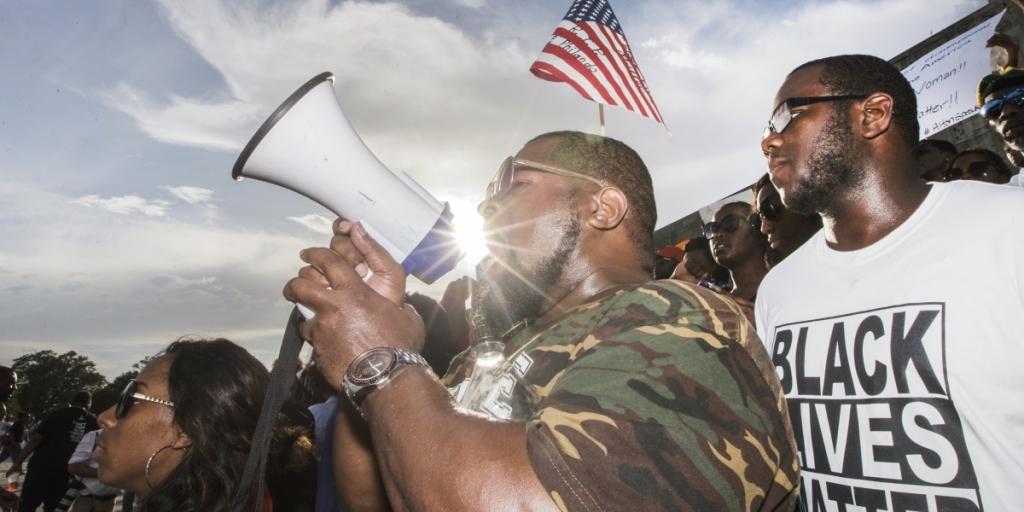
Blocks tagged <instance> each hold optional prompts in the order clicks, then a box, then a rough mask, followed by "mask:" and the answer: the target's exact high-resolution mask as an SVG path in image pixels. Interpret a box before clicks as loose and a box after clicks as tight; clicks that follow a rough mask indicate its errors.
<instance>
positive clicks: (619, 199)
mask: <svg viewBox="0 0 1024 512" xmlns="http://www.w3.org/2000/svg"><path fill="white" fill-rule="evenodd" d="M628 210H629V201H628V200H627V199H626V194H624V193H623V192H622V191H621V190H619V189H618V188H616V187H604V188H602V189H601V190H600V191H599V192H598V193H596V194H594V195H593V196H591V201H590V212H589V213H590V215H589V216H587V224H588V225H590V227H592V228H594V229H600V230H602V231H606V230H609V229H615V228H616V227H618V225H619V224H622V221H623V220H625V219H626V212H627V211H628Z"/></svg>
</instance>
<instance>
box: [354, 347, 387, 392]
mask: <svg viewBox="0 0 1024 512" xmlns="http://www.w3.org/2000/svg"><path fill="white" fill-rule="evenodd" d="M394 366H395V353H394V352H393V351H391V349H387V348H375V349H373V350H370V351H368V352H365V353H363V354H362V355H360V356H359V357H357V358H356V360H355V361H353V362H352V367H351V369H350V370H349V375H348V378H349V380H351V381H352V383H353V384H357V385H360V386H365V385H367V384H373V383H374V382H375V381H376V380H377V379H378V378H379V377H381V376H382V375H386V374H387V373H388V372H390V371H391V369H392V368H394Z"/></svg>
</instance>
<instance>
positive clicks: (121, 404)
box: [114, 379, 174, 419]
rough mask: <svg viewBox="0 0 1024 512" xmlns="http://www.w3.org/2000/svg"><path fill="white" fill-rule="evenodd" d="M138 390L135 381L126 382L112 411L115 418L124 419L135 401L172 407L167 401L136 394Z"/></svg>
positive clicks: (172, 404) (137, 384)
mask: <svg viewBox="0 0 1024 512" xmlns="http://www.w3.org/2000/svg"><path fill="white" fill-rule="evenodd" d="M138 389H139V383H138V382H135V379H132V380H130V381H128V385H127V386H125V387H124V391H122V392H121V398H120V399H119V400H118V401H117V408H116V409H114V417H115V418H117V419H121V418H124V417H125V416H126V415H127V414H128V411H129V410H130V409H131V408H132V405H134V404H135V401H136V400H145V401H147V402H153V403H156V404H161V405H166V406H167V407H174V403H172V402H168V401H167V400H162V399H160V398H154V397H151V396H148V395H143V394H142V393H136V390H138Z"/></svg>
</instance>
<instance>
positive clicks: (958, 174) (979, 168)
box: [942, 162, 994, 181]
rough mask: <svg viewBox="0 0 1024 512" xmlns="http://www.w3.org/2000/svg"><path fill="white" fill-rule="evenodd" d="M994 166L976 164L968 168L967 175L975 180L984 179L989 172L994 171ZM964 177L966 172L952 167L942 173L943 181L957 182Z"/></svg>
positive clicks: (983, 163) (985, 163)
mask: <svg viewBox="0 0 1024 512" xmlns="http://www.w3.org/2000/svg"><path fill="white" fill-rule="evenodd" d="M993 167H994V166H993V165H992V164H991V163H989V162H974V163H973V164H971V165H968V166H967V174H970V175H971V176H973V177H975V178H983V177H985V175H986V174H988V172H989V171H991V170H993ZM963 177H964V171H962V170H961V169H958V168H956V167H950V168H949V169H946V170H945V171H942V181H956V180H959V179H962V178H963Z"/></svg>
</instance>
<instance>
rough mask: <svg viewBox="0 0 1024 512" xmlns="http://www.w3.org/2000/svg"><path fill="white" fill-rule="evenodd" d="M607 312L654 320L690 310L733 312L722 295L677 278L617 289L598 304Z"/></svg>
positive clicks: (729, 303) (678, 314)
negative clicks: (623, 312) (619, 312)
mask: <svg viewBox="0 0 1024 512" xmlns="http://www.w3.org/2000/svg"><path fill="white" fill-rule="evenodd" d="M600 303H601V304H602V305H605V306H606V307H604V308H601V309H603V310H605V311H608V312H616V311H629V312H630V313H631V315H630V316H636V315H637V314H643V313H647V314H646V315H644V316H648V317H650V318H651V319H652V320H655V321H659V322H660V321H663V320H664V319H666V317H678V316H680V315H685V314H687V313H688V312H691V311H709V310H716V311H726V312H727V311H732V310H733V309H735V308H733V307H731V305H734V303H733V302H732V301H731V300H729V299H728V298H727V297H726V296H725V295H723V294H720V293H715V292H713V291H711V290H709V289H707V288H704V287H702V286H697V285H695V284H693V283H688V282H686V281H679V280H676V279H661V280H657V281H648V282H646V283H641V284H636V285H633V286H629V287H625V288H622V289H620V290H618V291H617V292H616V293H614V294H613V295H611V296H609V297H606V298H604V299H602V300H601V301H600ZM737 311H738V310H737Z"/></svg>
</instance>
